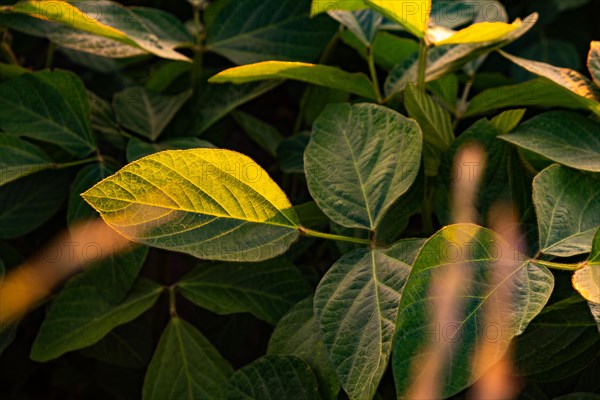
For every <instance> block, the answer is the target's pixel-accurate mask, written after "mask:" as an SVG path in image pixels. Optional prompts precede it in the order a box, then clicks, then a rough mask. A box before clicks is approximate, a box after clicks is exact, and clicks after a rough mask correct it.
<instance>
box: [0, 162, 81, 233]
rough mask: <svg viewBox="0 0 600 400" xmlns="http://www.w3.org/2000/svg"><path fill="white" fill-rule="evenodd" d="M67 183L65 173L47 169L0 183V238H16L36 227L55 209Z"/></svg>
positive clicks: (60, 201) (64, 193) (64, 197)
mask: <svg viewBox="0 0 600 400" xmlns="http://www.w3.org/2000/svg"><path fill="white" fill-rule="evenodd" d="M69 184H70V176H69V174H67V173H64V172H49V171H47V172H41V173H39V174H35V175H32V176H28V177H25V178H23V179H20V180H18V181H16V182H11V183H10V184H8V185H5V186H3V187H0V238H2V239H9V238H16V237H19V236H22V235H24V234H26V233H29V232H31V231H33V230H35V229H37V228H38V227H40V226H41V225H42V224H43V223H44V222H46V221H47V220H48V219H50V217H52V216H53V215H54V214H55V213H56V212H57V211H58V210H59V208H60V206H61V205H62V203H63V202H64V200H65V199H66V198H67V193H68V192H69Z"/></svg>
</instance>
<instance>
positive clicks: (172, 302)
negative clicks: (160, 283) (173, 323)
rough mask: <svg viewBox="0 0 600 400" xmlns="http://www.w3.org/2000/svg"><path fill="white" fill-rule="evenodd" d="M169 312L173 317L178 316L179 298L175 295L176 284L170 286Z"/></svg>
mask: <svg viewBox="0 0 600 400" xmlns="http://www.w3.org/2000/svg"><path fill="white" fill-rule="evenodd" d="M167 289H168V290H169V314H171V317H172V318H175V317H176V316H177V300H176V297H175V286H169V287H168V288H167Z"/></svg>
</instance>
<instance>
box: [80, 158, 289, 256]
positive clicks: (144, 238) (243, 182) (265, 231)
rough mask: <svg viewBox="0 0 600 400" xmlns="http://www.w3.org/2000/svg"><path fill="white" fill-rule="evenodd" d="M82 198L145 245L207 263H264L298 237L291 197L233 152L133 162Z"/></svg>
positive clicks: (284, 249)
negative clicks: (188, 255) (212, 261)
mask: <svg viewBox="0 0 600 400" xmlns="http://www.w3.org/2000/svg"><path fill="white" fill-rule="evenodd" d="M82 196H83V198H84V199H85V200H86V201H87V202H88V203H90V205H91V206H92V207H94V208H95V209H96V210H98V211H99V212H100V214H101V215H102V217H103V218H104V220H105V221H106V222H107V223H108V224H109V225H110V226H111V227H113V228H114V229H115V230H117V231H118V232H120V233H121V234H123V235H124V236H126V237H128V238H130V239H131V240H134V241H136V242H139V243H143V244H147V245H149V246H153V247H158V248H161V249H166V250H171V251H179V252H182V253H186V254H191V255H193V256H196V257H199V258H205V259H213V260H223V261H261V260H265V259H268V258H273V257H276V256H278V255H280V254H282V253H283V252H285V251H286V250H287V249H288V247H289V246H290V245H291V244H292V243H293V242H294V241H295V240H296V239H297V238H298V218H297V216H296V214H295V212H294V210H293V207H292V205H291V204H290V202H289V200H288V199H287V197H286V195H285V193H283V191H282V190H281V189H280V188H279V187H278V186H277V184H276V183H275V182H273V180H272V179H271V178H270V177H269V175H268V174H267V173H266V172H265V170H263V169H262V168H261V167H260V166H259V165H258V164H257V163H255V162H254V161H252V160H251V159H250V158H248V157H246V156H244V155H242V154H239V153H236V152H233V151H229V150H220V149H194V150H169V151H164V152H161V153H156V154H153V155H151V156H147V157H144V158H142V159H140V160H138V161H135V162H133V163H131V164H129V165H128V166H126V167H124V168H123V169H121V170H120V171H119V172H117V173H116V174H115V175H113V176H111V177H109V178H107V179H105V180H104V181H102V182H100V183H99V184H97V185H96V186H94V187H93V188H92V189H90V190H88V191H87V192H85V193H84V194H83V195H82Z"/></svg>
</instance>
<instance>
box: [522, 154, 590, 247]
mask: <svg viewBox="0 0 600 400" xmlns="http://www.w3.org/2000/svg"><path fill="white" fill-rule="evenodd" d="M533 201H534V203H535V210H536V214H537V217H538V225H539V237H540V250H541V251H542V252H543V253H545V254H550V255H554V256H560V257H568V256H573V255H576V254H582V253H588V252H590V250H591V248H592V239H593V238H594V234H595V233H596V231H597V230H598V228H599V227H600V221H598V218H597V216H598V215H600V184H599V182H598V176H596V175H587V174H583V173H581V172H578V171H575V170H572V169H569V168H565V167H561V166H559V165H553V166H550V167H548V168H546V169H545V170H543V171H542V172H540V174H539V175H538V176H536V177H535V179H534V180H533Z"/></svg>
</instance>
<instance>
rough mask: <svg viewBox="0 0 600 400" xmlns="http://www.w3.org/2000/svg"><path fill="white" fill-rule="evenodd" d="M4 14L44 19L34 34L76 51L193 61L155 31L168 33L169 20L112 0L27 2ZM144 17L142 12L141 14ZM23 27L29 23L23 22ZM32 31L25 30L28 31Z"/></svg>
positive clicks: (26, 0)
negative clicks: (163, 30)
mask: <svg viewBox="0 0 600 400" xmlns="http://www.w3.org/2000/svg"><path fill="white" fill-rule="evenodd" d="M4 11H5V12H10V13H17V14H23V15H27V16H30V17H33V18H35V19H39V20H42V21H40V22H42V23H41V24H38V28H37V29H36V28H35V27H34V28H33V30H34V32H33V33H34V34H36V33H37V34H38V35H39V34H41V35H43V36H47V37H48V38H49V39H50V40H51V41H53V42H56V43H57V44H60V45H61V46H65V47H70V48H72V49H75V50H79V51H87V52H91V53H94V54H97V55H101V56H109V57H115V58H119V57H131V56H133V55H139V54H144V53H151V54H154V55H157V56H159V57H162V58H167V59H172V60H182V61H189V58H187V57H186V56H184V55H182V54H181V53H178V52H177V51H175V46H176V45H177V44H179V43H173V42H172V41H171V40H168V39H170V38H167V40H161V39H162V38H161V36H162V34H161V32H157V31H154V30H153V29H152V28H154V29H156V28H157V26H158V27H160V28H162V29H166V30H168V29H169V28H172V24H167V25H164V24H165V21H160V22H159V20H157V19H156V18H155V17H156V16H155V15H154V14H153V15H150V17H149V18H151V19H146V18H144V17H141V16H139V15H137V14H136V13H135V12H133V11H132V10H130V9H127V8H125V7H123V6H122V5H120V4H118V3H114V2H112V1H97V2H95V3H94V7H89V4H88V3H87V2H85V1H74V2H65V1H45V0H39V1H29V0H23V1H20V2H19V3H17V4H16V5H15V6H13V7H7V8H5V10H4ZM143 14H144V12H143V11H140V15H143ZM33 21H35V20H33ZM35 22H37V21H35ZM35 22H34V26H35ZM157 22H159V24H157ZM18 23H19V22H18V20H17V24H18ZM21 24H27V22H24V21H22V22H21ZM17 26H18V25H17ZM31 29H32V28H25V30H26V31H27V30H31ZM84 32H85V33H87V34H85V33H84ZM29 33H31V32H29ZM169 33H170V32H169ZM88 34H91V35H88ZM169 36H171V35H169ZM82 39H87V40H82ZM82 42H84V43H82ZM86 42H87V43H86ZM122 45H124V46H122ZM123 47H124V48H123Z"/></svg>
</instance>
